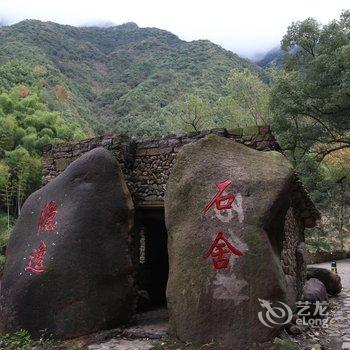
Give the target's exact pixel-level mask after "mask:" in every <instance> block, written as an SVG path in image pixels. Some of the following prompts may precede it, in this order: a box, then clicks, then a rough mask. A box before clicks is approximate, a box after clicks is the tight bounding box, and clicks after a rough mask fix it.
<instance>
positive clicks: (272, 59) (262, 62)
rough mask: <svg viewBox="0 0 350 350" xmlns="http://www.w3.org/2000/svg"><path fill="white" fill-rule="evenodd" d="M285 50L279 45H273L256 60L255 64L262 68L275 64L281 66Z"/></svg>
mask: <svg viewBox="0 0 350 350" xmlns="http://www.w3.org/2000/svg"><path fill="white" fill-rule="evenodd" d="M284 55H285V52H284V51H283V50H282V49H281V48H280V47H275V48H273V49H271V50H270V51H268V52H267V53H266V54H265V55H264V56H263V57H262V58H260V59H259V60H258V61H256V64H257V65H258V66H260V67H262V68H267V67H272V66H276V67H277V68H282V67H283V59H284Z"/></svg>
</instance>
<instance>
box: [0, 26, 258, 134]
mask: <svg viewBox="0 0 350 350" xmlns="http://www.w3.org/2000/svg"><path fill="white" fill-rule="evenodd" d="M17 61H20V62H25V64H26V66H27V67H29V70H32V71H31V72H30V74H32V73H33V72H34V75H35V77H34V78H33V79H34V80H36V81H39V82H40V84H42V85H43V86H44V87H45V93H44V94H43V95H44V97H45V99H46V100H48V101H49V103H50V104H52V106H54V107H55V108H56V109H57V108H59V109H61V110H62V111H63V112H64V114H65V115H66V116H67V118H78V120H80V123H81V124H82V125H85V126H87V127H90V128H92V129H93V130H94V131H95V132H98V133H100V132H105V131H111V130H116V129H117V128H118V123H119V122H120V121H121V120H123V118H127V117H129V118H130V117H132V116H135V117H138V118H140V117H141V118H142V117H143V116H150V115H152V116H157V115H158V114H159V113H161V111H162V110H163V109H171V108H172V106H173V105H175V104H176V103H177V101H179V100H181V98H183V96H184V95H186V94H189V93H193V94H197V95H200V96H203V97H206V98H208V99H214V98H215V97H216V96H217V95H218V94H221V93H222V91H223V86H224V85H225V83H226V80H227V78H228V76H229V73H230V71H231V70H232V69H234V68H248V69H249V70H253V71H258V72H259V69H260V68H259V67H258V66H256V65H254V64H253V63H251V62H250V61H248V60H245V59H242V58H240V57H239V56H238V55H236V54H233V53H232V52H229V51H226V50H224V49H223V48H221V47H219V46H217V45H215V44H213V43H211V42H209V41H205V40H200V41H192V42H186V41H183V40H180V39H179V38H178V37H177V36H175V35H173V34H171V33H169V32H167V31H164V30H160V29H156V28H139V27H138V26H137V25H136V24H134V23H126V24H124V25H120V26H115V27H108V28H98V27H72V26H68V25H60V24H56V23H52V22H40V21H36V20H26V21H22V22H20V23H17V24H15V25H12V26H4V27H1V28H0V64H7V65H8V66H9V65H13V64H14V62H17ZM0 71H1V70H0ZM3 71H5V70H4V69H3ZM28 74H29V73H28ZM0 79H1V76H0ZM5 80H6V79H5ZM25 82H26V80H25V79H24V80H23V83H25ZM5 83H6V81H5ZM16 83H22V81H20V79H19V81H17V82H16ZM9 84H10V83H9ZM10 85H11V84H10Z"/></svg>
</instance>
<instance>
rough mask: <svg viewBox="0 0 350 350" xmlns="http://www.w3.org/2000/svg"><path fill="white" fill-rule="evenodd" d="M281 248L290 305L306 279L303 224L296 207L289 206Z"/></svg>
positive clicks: (298, 295) (300, 292)
mask: <svg viewBox="0 0 350 350" xmlns="http://www.w3.org/2000/svg"><path fill="white" fill-rule="evenodd" d="M284 235H285V236H284V239H283V250H282V254H281V264H282V268H283V272H284V273H285V275H286V281H287V296H288V301H289V304H290V306H295V301H296V300H297V299H298V298H300V297H301V294H302V287H303V284H304V282H305V280H306V261H305V260H306V246H305V243H304V224H303V221H302V219H301V217H300V215H299V211H298V208H295V207H293V205H292V206H291V207H290V208H289V210H288V212H287V215H286V219H285V223H284Z"/></svg>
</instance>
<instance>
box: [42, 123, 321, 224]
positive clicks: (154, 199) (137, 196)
mask: <svg viewBox="0 0 350 350" xmlns="http://www.w3.org/2000/svg"><path fill="white" fill-rule="evenodd" d="M211 133H213V134H217V135H219V136H222V137H227V138H230V139H232V140H235V141H237V142H240V143H243V144H245V145H247V146H248V147H251V148H254V149H257V150H260V151H270V150H277V151H279V152H282V150H281V148H280V146H279V145H278V143H277V142H276V140H275V138H274V136H273V135H272V134H271V130H270V127H269V126H268V125H263V126H253V127H247V128H244V129H242V128H236V129H212V130H204V131H200V132H194V133H189V134H185V135H168V136H166V137H163V138H155V139H145V140H140V141H135V140H131V139H130V138H128V137H127V136H125V135H104V136H100V137H95V138H91V139H88V140H83V141H79V142H72V143H68V144H61V145H55V146H49V147H47V148H46V149H45V151H44V171H43V179H44V184H45V183H47V182H49V181H50V180H51V179H52V178H54V177H55V176H57V175H58V174H59V173H60V172H62V171H63V170H64V169H65V168H66V167H67V166H68V165H69V164H70V163H71V162H72V161H74V160H75V159H77V158H78V157H79V156H81V155H82V154H83V153H85V152H87V151H89V150H91V149H93V148H95V147H99V146H102V147H105V148H107V149H108V150H110V151H111V152H112V153H113V154H114V155H115V157H116V158H117V159H118V161H119V163H120V165H121V167H122V170H123V173H124V176H125V179H126V182H127V184H128V187H129V190H130V192H131V194H132V197H133V200H134V202H135V204H136V205H137V206H162V203H163V197H164V193H165V188H166V183H167V180H168V177H169V174H170V171H171V167H172V164H173V162H174V160H175V158H176V155H177V153H178V152H179V150H180V149H181V147H182V146H184V145H186V144H188V143H191V142H194V141H196V140H198V139H200V138H202V137H205V136H206V135H208V134H211ZM293 198H294V200H295V202H297V203H298V205H297V207H298V208H299V209H300V215H301V216H302V218H303V220H304V221H305V226H306V227H312V226H314V224H315V220H316V219H317V217H318V212H317V210H316V209H315V207H314V205H313V203H312V201H311V200H310V198H309V196H308V195H307V192H306V191H305V189H304V188H303V186H302V184H301V182H300V181H299V180H298V179H297V178H296V181H295V186H294V190H293Z"/></svg>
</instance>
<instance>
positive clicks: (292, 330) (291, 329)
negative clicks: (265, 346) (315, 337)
mask: <svg viewBox="0 0 350 350" xmlns="http://www.w3.org/2000/svg"><path fill="white" fill-rule="evenodd" d="M286 331H287V333H288V334H291V335H298V334H301V333H303V330H302V329H301V328H300V327H299V326H297V325H294V324H288V325H287V326H286Z"/></svg>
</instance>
